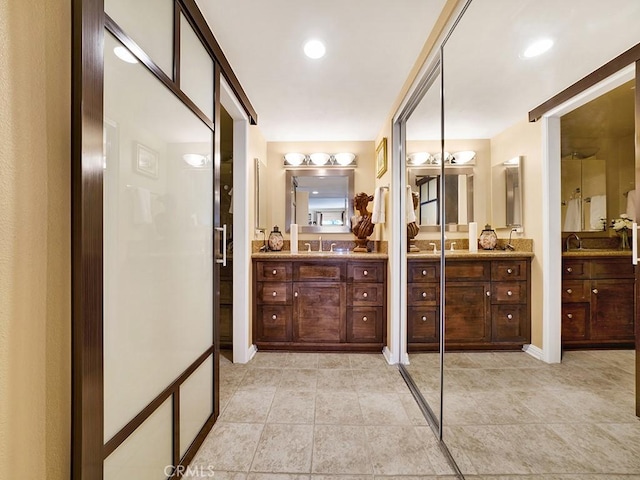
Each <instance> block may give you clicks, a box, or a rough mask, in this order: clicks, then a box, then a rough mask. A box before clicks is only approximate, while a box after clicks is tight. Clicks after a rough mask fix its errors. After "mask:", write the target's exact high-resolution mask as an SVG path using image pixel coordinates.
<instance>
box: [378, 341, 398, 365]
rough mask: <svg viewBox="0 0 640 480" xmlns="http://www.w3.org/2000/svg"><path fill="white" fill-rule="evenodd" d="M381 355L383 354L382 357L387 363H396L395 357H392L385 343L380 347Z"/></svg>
mask: <svg viewBox="0 0 640 480" xmlns="http://www.w3.org/2000/svg"><path fill="white" fill-rule="evenodd" d="M382 355H384V358H385V360H386V361H387V363H388V364H389V365H395V364H396V363H398V362H397V361H396V360H395V358H393V353H391V350H389V347H387V346H386V345H385V346H384V348H383V349H382Z"/></svg>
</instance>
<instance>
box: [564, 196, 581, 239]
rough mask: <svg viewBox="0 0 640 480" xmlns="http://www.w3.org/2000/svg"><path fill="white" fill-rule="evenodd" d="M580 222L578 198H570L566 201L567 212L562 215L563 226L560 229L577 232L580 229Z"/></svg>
mask: <svg viewBox="0 0 640 480" xmlns="http://www.w3.org/2000/svg"><path fill="white" fill-rule="evenodd" d="M580 224H581V222H580V200H579V199H577V198H572V199H571V200H569V201H568V202H567V212H566V214H565V217H564V228H563V229H562V230H563V231H565V232H579V231H580V230H582V228H580Z"/></svg>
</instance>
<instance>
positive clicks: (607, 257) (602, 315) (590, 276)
mask: <svg viewBox="0 0 640 480" xmlns="http://www.w3.org/2000/svg"><path fill="white" fill-rule="evenodd" d="M634 285H635V276H634V267H633V265H632V263H631V257H630V253H629V252H624V251H616V250H611V251H570V252H565V253H563V257H562V346H563V348H603V347H616V346H617V347H628V348H633V347H634V345H635V335H634V332H635V312H634V303H635V302H634Z"/></svg>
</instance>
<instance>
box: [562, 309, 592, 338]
mask: <svg viewBox="0 0 640 480" xmlns="http://www.w3.org/2000/svg"><path fill="white" fill-rule="evenodd" d="M588 338H589V304H588V303H569V304H565V305H562V341H563V342H565V341H571V340H587V339H588Z"/></svg>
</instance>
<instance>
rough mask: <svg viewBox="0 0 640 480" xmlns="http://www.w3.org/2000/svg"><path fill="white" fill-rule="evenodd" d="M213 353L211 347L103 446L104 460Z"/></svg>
mask: <svg viewBox="0 0 640 480" xmlns="http://www.w3.org/2000/svg"><path fill="white" fill-rule="evenodd" d="M213 353H214V349H213V346H211V347H209V348H208V349H207V350H206V351H205V352H204V353H203V354H202V355H200V356H199V357H198V359H197V360H196V361H195V362H193V363H192V364H191V365H189V367H187V369H186V370H185V371H184V372H182V374H180V376H178V378H176V379H175V380H174V381H173V382H172V383H171V384H170V385H169V386H168V387H167V388H165V389H164V390H163V391H162V392H161V393H160V394H159V395H158V396H157V397H156V398H154V399H153V400H151V402H150V403H149V404H148V405H147V406H146V407H144V408H143V409H142V411H140V413H138V414H137V415H136V416H135V417H134V418H133V419H132V420H131V421H130V422H129V423H127V424H126V425H125V426H124V427H122V428H121V429H120V431H119V432H118V433H116V434H115V435H114V436H113V437H111V439H109V441H108V442H107V443H105V445H104V458H107V457H108V456H109V455H111V454H112V453H113V451H114V450H115V449H116V448H118V447H119V446H120V444H121V443H122V442H124V441H125V440H126V439H127V438H128V437H129V435H131V434H132V433H133V432H134V431H135V430H136V429H137V428H138V427H139V426H140V425H142V424H143V423H144V422H145V420H147V419H148V418H149V417H150V416H151V415H152V414H153V413H154V412H155V411H156V410H157V409H158V408H159V407H160V406H161V405H162V404H163V403H164V402H166V401H167V399H168V398H169V397H171V396H172V395H174V394H175V393H176V392H177V391H178V389H179V388H180V385H182V384H183V383H184V382H185V380H186V379H187V378H189V376H190V375H191V374H192V373H193V372H195V371H196V369H197V368H198V367H199V366H200V365H202V364H203V363H204V361H205V360H206V359H207V358H209V357H210V356H211V355H212V354H213Z"/></svg>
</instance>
